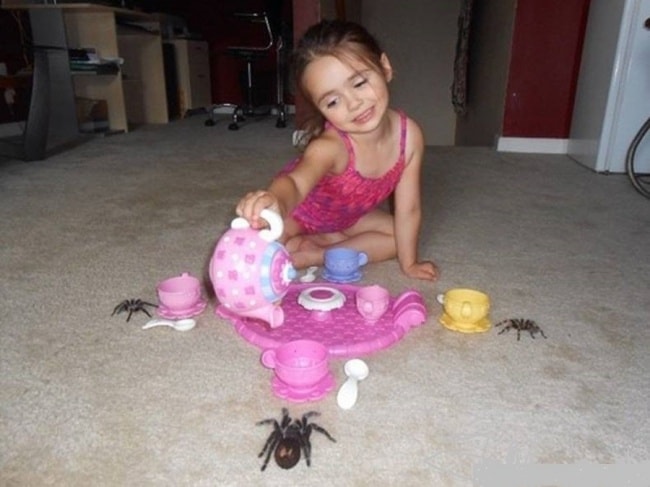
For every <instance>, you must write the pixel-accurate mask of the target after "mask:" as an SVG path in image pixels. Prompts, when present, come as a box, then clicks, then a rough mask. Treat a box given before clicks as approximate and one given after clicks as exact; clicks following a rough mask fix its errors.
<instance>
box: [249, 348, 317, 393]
mask: <svg viewBox="0 0 650 487" xmlns="http://www.w3.org/2000/svg"><path fill="white" fill-rule="evenodd" d="M262 364H263V365H264V366H265V367H267V368H269V369H273V370H274V372H275V375H276V376H277V378H278V379H279V380H281V381H282V382H284V383H285V384H287V385H288V386H290V387H293V388H296V389H306V388H309V387H312V386H314V385H316V384H318V383H319V382H320V381H321V380H323V379H324V378H325V376H326V375H327V374H328V372H329V352H328V350H327V347H326V346H325V345H323V344H322V343H320V342H316V341H313V340H295V341H291V342H287V343H284V344H282V345H280V346H279V347H277V348H274V349H270V350H265V351H264V352H263V353H262Z"/></svg>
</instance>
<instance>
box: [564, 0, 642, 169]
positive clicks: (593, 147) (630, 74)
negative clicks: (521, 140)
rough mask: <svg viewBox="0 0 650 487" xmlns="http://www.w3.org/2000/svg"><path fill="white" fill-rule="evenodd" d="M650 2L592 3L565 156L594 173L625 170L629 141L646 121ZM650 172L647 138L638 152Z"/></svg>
mask: <svg viewBox="0 0 650 487" xmlns="http://www.w3.org/2000/svg"><path fill="white" fill-rule="evenodd" d="M647 19H650V0H593V1H592V3H591V7H590V10H589V20H588V23H587V32H586V36H585V43H584V49H583V54H582V56H583V57H582V64H581V68H580V76H579V80H578V87H577V91H576V102H575V107H574V113H573V120H572V125H571V136H570V139H569V150H568V152H569V155H570V156H571V157H573V158H574V159H576V160H577V161H578V162H580V163H582V164H585V165H586V166H588V167H591V168H592V169H594V170H595V171H598V172H614V173H621V172H625V156H626V154H627V150H628V148H629V146H630V142H631V141H632V139H633V138H634V136H635V135H636V133H637V132H638V130H639V128H640V127H641V125H642V124H643V123H644V122H645V121H646V120H647V119H648V117H650V27H648V26H646V22H647ZM635 162H636V168H637V171H642V172H645V171H648V172H650V137H646V138H645V139H644V140H643V141H642V143H641V145H640V146H639V147H638V149H637V153H636V159H635Z"/></svg>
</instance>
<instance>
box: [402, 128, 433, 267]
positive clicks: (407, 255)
mask: <svg viewBox="0 0 650 487" xmlns="http://www.w3.org/2000/svg"><path fill="white" fill-rule="evenodd" d="M408 137H409V140H407V154H409V158H408V160H407V161H406V167H405V168H404V173H403V174H402V178H401V180H400V182H399V184H398V185H397V188H396V189H395V218H394V221H395V244H396V248H397V260H398V262H399V264H400V267H401V269H402V271H403V272H404V273H405V274H406V275H408V276H409V277H414V278H417V279H426V280H435V279H437V277H438V270H437V268H436V266H435V264H434V263H433V262H430V261H423V262H420V261H419V260H418V238H419V235H420V225H421V221H422V206H421V201H420V172H421V170H422V157H423V155H424V138H423V136H422V131H421V130H420V128H419V127H418V126H417V124H416V123H415V122H412V121H411V120H409V126H408Z"/></svg>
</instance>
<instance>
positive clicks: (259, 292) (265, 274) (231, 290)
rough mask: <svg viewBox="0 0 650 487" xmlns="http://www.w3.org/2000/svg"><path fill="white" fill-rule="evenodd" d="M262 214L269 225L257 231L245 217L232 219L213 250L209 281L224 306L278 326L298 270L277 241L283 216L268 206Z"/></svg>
mask: <svg viewBox="0 0 650 487" xmlns="http://www.w3.org/2000/svg"><path fill="white" fill-rule="evenodd" d="M260 215H261V217H262V218H264V219H265V220H266V221H267V222H268V223H269V225H270V228H267V229H263V230H254V229H252V228H250V225H249V223H248V221H246V220H245V219H244V218H235V219H234V220H233V221H232V223H231V224H230V229H229V230H228V231H226V233H224V234H223V236H222V237H221V238H220V239H219V242H217V246H216V248H215V249H214V254H213V255H212V259H211V260H210V280H211V281H212V285H213V286H214V291H215V294H216V296H217V299H218V300H219V302H220V303H221V306H223V307H225V308H226V309H227V310H228V311H230V312H232V313H235V314H237V315H240V316H245V317H250V318H257V319H260V320H262V321H266V322H267V323H268V324H269V325H270V326H271V328H276V327H278V326H280V325H282V323H283V322H284V311H283V310H282V307H281V306H280V301H281V299H282V298H283V297H284V295H285V294H286V293H287V290H288V288H289V284H290V282H291V280H292V279H294V278H295V277H296V270H295V269H294V268H293V265H291V260H290V258H289V253H288V252H287V250H286V249H285V248H284V246H283V245H282V244H280V243H279V242H276V240H277V239H278V238H280V236H281V235H282V231H283V229H284V224H283V222H282V218H281V217H280V215H278V214H277V213H275V212H274V211H271V210H269V209H264V210H262V212H261V214H260ZM217 311H218V310H217Z"/></svg>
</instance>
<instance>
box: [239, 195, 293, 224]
mask: <svg viewBox="0 0 650 487" xmlns="http://www.w3.org/2000/svg"><path fill="white" fill-rule="evenodd" d="M265 208H269V209H270V210H273V211H275V212H277V213H280V211H279V208H280V205H279V202H278V199H277V198H276V197H275V195H273V194H272V193H270V192H268V191H265V190H260V191H253V192H251V193H248V194H247V195H246V196H244V197H243V198H242V199H241V200H239V203H237V207H236V208H235V212H236V213H237V215H238V216H241V217H243V218H245V219H246V220H248V223H250V225H251V227H252V228H263V227H265V226H267V223H266V221H265V220H264V219H263V218H262V217H261V216H260V213H261V212H262V210H263V209H265ZM280 216H282V215H280Z"/></svg>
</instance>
